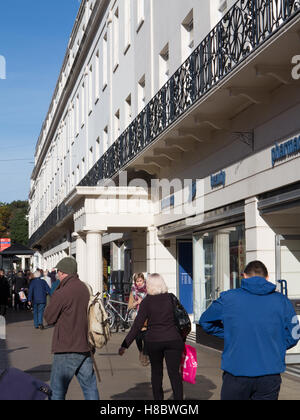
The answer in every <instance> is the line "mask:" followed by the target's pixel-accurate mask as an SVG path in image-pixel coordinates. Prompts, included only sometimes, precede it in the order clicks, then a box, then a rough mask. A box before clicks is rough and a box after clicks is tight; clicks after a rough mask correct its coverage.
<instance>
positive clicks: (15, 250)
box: [0, 243, 35, 257]
mask: <svg viewBox="0 0 300 420" xmlns="http://www.w3.org/2000/svg"><path fill="white" fill-rule="evenodd" d="M34 253H35V252H34V251H33V250H32V249H30V248H28V247H27V246H24V245H21V244H18V243H15V244H13V245H11V246H10V247H9V248H6V249H5V250H4V251H2V252H0V256H2V257H11V256H14V255H33V254H34Z"/></svg>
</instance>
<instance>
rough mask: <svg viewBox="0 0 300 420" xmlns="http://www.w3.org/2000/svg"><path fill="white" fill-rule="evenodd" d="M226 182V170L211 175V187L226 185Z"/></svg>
mask: <svg viewBox="0 0 300 420" xmlns="http://www.w3.org/2000/svg"><path fill="white" fill-rule="evenodd" d="M225 183H226V173H225V171H221V172H219V173H218V174H216V175H211V177H210V185H211V188H216V187H219V186H221V185H222V186H223V187H225Z"/></svg>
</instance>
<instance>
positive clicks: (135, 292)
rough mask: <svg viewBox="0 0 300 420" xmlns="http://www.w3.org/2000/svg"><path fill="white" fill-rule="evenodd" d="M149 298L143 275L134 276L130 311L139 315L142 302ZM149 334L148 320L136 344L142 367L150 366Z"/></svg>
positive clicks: (129, 302)
mask: <svg viewBox="0 0 300 420" xmlns="http://www.w3.org/2000/svg"><path fill="white" fill-rule="evenodd" d="M146 296H147V285H146V280H145V277H144V274H143V273H138V274H134V275H133V284H132V288H131V292H130V296H129V301H128V310H129V311H130V310H131V309H135V310H136V313H138V310H139V307H140V304H141V303H142V300H143V299H144V298H145V297H146ZM146 332H147V320H146V322H145V324H144V325H143V327H142V329H141V330H140V332H139V334H138V335H137V337H136V339H135V342H136V345H137V348H138V350H139V354H140V355H139V359H140V363H141V364H142V366H148V365H149V363H150V361H149V356H148V355H147V351H146V346H145V335H146Z"/></svg>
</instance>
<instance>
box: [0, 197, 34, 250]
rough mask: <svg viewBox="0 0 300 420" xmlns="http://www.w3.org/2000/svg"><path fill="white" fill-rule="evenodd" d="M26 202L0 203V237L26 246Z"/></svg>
mask: <svg viewBox="0 0 300 420" xmlns="http://www.w3.org/2000/svg"><path fill="white" fill-rule="evenodd" d="M27 213H28V202H27V201H20V200H19V201H13V202H12V203H10V204H7V203H1V202H0V237H2V238H3V237H7V238H10V239H11V241H12V242H18V243H20V244H23V245H27V242H28V221H27V219H26V216H27Z"/></svg>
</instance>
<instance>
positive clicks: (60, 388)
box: [50, 353, 99, 401]
mask: <svg viewBox="0 0 300 420" xmlns="http://www.w3.org/2000/svg"><path fill="white" fill-rule="evenodd" d="M74 375H76V377H77V379H78V382H79V384H80V386H81V389H82V391H83V394H84V397H85V399H86V400H95V401H98V400H99V393H98V388H97V379H96V376H95V372H94V368H93V361H92V358H91V356H90V354H89V353H56V354H54V359H53V364H52V370H51V383H50V387H51V389H52V397H51V400H64V399H65V396H66V393H67V391H68V387H69V385H70V382H71V380H72V378H73V376H74Z"/></svg>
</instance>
